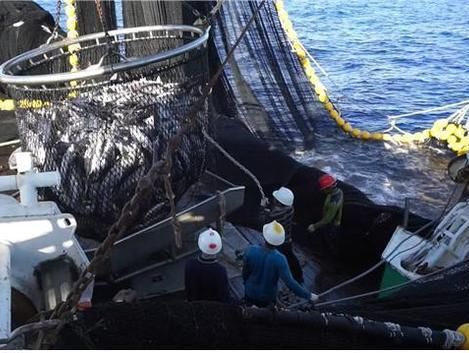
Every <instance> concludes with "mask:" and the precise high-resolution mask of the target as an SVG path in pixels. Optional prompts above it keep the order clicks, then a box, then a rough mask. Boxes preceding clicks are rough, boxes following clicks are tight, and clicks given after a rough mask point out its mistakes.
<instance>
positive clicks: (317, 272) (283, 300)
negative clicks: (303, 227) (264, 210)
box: [220, 223, 371, 308]
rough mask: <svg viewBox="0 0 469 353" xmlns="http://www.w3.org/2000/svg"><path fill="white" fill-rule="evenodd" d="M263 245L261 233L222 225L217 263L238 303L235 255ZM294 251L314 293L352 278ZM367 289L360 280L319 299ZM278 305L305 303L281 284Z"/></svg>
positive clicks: (238, 271)
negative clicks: (223, 270) (220, 251)
mask: <svg viewBox="0 0 469 353" xmlns="http://www.w3.org/2000/svg"><path fill="white" fill-rule="evenodd" d="M262 243H263V237H262V234H261V233H260V232H258V231H256V230H254V229H251V228H246V227H242V226H236V225H233V224H231V223H225V227H224V234H223V247H224V248H223V253H222V255H221V257H220V260H221V262H222V263H223V264H224V265H225V267H226V268H227V272H228V277H229V280H230V289H231V292H232V296H233V297H234V298H236V299H238V300H240V299H242V298H243V296H244V285H243V279H242V276H241V271H242V258H241V257H240V256H238V254H239V252H242V251H244V249H246V247H247V246H249V245H252V244H262ZM293 251H294V253H295V255H296V256H297V257H298V260H299V261H300V264H301V266H302V269H303V278H304V283H303V285H304V286H305V287H306V288H307V289H308V290H311V291H312V292H314V293H321V292H323V291H325V290H327V289H328V288H331V287H332V286H335V285H337V284H339V283H342V282H343V281H345V280H347V279H349V278H350V277H351V275H350V274H348V273H346V272H345V271H344V272H342V271H340V270H339V269H337V268H327V266H331V265H330V264H327V263H326V262H324V261H321V259H320V258H319V257H318V256H317V255H315V254H313V253H312V252H311V251H309V250H308V249H305V248H304V247H302V246H300V245H298V244H293ZM357 283H359V282H357ZM370 289H371V288H370ZM366 290H367V289H366V286H365V287H364V286H363V281H362V282H360V283H359V285H357V284H356V283H352V284H350V285H348V286H345V287H344V288H340V289H338V290H336V291H333V292H331V293H330V294H328V295H326V296H325V297H324V298H322V299H323V300H334V299H338V298H343V297H348V296H351V295H355V294H359V293H363V292H364V291H366ZM279 302H280V304H281V305H284V306H285V307H287V308H288V307H297V306H299V305H301V304H302V303H303V302H304V301H303V300H302V299H300V298H298V297H296V296H295V295H294V294H293V293H292V292H291V291H289V290H288V289H287V288H286V286H285V285H284V284H283V283H281V285H280V288H279Z"/></svg>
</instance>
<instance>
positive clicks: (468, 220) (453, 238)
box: [382, 202, 469, 279]
mask: <svg viewBox="0 0 469 353" xmlns="http://www.w3.org/2000/svg"><path fill="white" fill-rule="evenodd" d="M382 256H383V258H384V259H386V260H387V261H388V262H389V263H390V264H391V265H392V267H393V268H394V269H395V270H397V271H399V273H401V274H402V275H403V276H405V277H407V278H409V279H416V278H419V277H421V276H423V275H425V274H428V273H432V272H435V271H437V270H440V269H443V268H447V267H450V266H453V265H455V264H457V263H459V262H461V261H464V260H465V259H467V258H468V257H469V203H468V202H460V203H457V204H456V205H455V206H454V207H453V209H452V210H451V211H450V212H449V213H448V214H447V215H446V216H445V217H444V218H443V220H442V221H441V222H440V224H439V225H438V226H437V227H436V229H435V231H434V233H433V235H432V237H431V238H430V239H428V240H426V239H423V238H421V237H420V236H418V235H416V234H413V233H410V232H408V231H405V230H404V229H402V228H400V227H399V228H398V229H397V230H396V231H395V232H394V234H393V236H392V238H391V240H390V241H389V243H388V245H387V247H386V249H385V250H384V252H383V255H382Z"/></svg>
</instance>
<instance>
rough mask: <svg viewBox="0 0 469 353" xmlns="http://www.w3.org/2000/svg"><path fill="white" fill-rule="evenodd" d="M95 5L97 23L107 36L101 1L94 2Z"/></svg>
mask: <svg viewBox="0 0 469 353" xmlns="http://www.w3.org/2000/svg"><path fill="white" fill-rule="evenodd" d="M95 3H96V12H97V13H98V17H99V21H100V22H101V27H102V29H103V32H105V33H106V35H108V34H107V30H108V28H107V23H106V18H105V17H104V11H103V4H102V1H101V0H95Z"/></svg>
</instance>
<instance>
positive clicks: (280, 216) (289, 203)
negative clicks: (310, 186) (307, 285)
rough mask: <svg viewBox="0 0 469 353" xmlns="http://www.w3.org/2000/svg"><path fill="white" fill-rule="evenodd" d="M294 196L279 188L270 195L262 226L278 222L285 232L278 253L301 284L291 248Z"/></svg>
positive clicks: (300, 270) (299, 266)
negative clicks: (283, 257) (268, 206)
mask: <svg viewBox="0 0 469 353" xmlns="http://www.w3.org/2000/svg"><path fill="white" fill-rule="evenodd" d="M294 199H295V196H294V195H293V192H292V191H291V190H290V189H288V188H286V187H283V186H282V187H281V188H280V189H278V190H275V191H274V192H273V193H272V200H271V203H270V208H266V209H265V210H264V214H265V215H264V218H263V219H262V220H263V224H266V223H270V222H272V221H277V222H279V223H280V224H281V225H282V226H283V229H284V230H285V242H284V243H283V244H282V245H281V246H279V247H278V251H280V252H281V253H282V254H283V255H285V257H286V258H287V261H288V266H289V267H290V270H291V272H292V275H293V277H294V278H295V279H296V280H297V281H298V282H300V283H303V270H302V268H301V265H300V261H299V260H298V258H297V257H296V255H295V253H294V252H293V246H292V241H293V239H292V235H291V232H292V223H293V215H294V208H293V202H294Z"/></svg>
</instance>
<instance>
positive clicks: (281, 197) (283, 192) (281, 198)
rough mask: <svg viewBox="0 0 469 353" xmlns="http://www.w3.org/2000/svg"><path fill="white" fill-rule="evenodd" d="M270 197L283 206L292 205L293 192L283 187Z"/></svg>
mask: <svg viewBox="0 0 469 353" xmlns="http://www.w3.org/2000/svg"><path fill="white" fill-rule="evenodd" d="M272 195H273V196H274V197H275V199H276V200H277V201H278V202H280V203H281V204H283V205H285V206H291V205H293V200H294V199H295V196H294V195H293V192H292V191H291V190H290V189H289V188H286V187H283V186H282V187H281V188H280V189H278V190H275V191H274V192H273V193H272Z"/></svg>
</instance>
